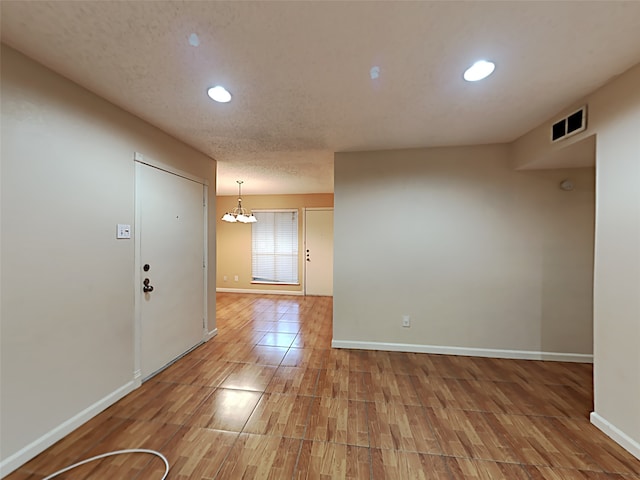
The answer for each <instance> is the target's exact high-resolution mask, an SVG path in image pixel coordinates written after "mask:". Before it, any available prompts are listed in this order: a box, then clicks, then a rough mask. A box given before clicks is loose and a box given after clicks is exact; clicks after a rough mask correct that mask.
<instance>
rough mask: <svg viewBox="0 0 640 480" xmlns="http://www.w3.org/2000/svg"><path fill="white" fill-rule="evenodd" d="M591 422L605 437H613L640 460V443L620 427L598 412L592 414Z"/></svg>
mask: <svg viewBox="0 0 640 480" xmlns="http://www.w3.org/2000/svg"><path fill="white" fill-rule="evenodd" d="M589 418H590V420H591V423H592V424H593V425H595V426H596V427H598V428H599V429H600V430H602V431H603V432H604V433H605V435H607V436H608V437H611V439H612V440H613V441H615V442H616V443H617V444H618V445H620V446H621V447H622V448H624V449H625V450H627V451H628V452H629V453H630V454H631V455H633V456H634V457H636V458H637V459H638V460H640V442H638V441H636V440H634V439H633V438H631V437H630V436H629V435H627V434H626V433H624V432H623V431H622V430H620V429H619V428H618V427H616V426H615V425H613V424H612V423H610V422H608V421H607V420H605V419H604V418H602V417H601V416H600V415H598V414H597V413H596V412H591V415H590V417H589Z"/></svg>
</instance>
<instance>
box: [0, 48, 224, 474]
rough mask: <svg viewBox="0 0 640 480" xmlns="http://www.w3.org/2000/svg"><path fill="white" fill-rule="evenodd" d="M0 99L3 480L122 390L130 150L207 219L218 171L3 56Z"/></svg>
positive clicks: (127, 342)
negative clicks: (168, 178)
mask: <svg viewBox="0 0 640 480" xmlns="http://www.w3.org/2000/svg"><path fill="white" fill-rule="evenodd" d="M1 88H2V90H1V97H2V99H1V100H2V235H1V241H2V244H1V261H2V289H1V295H2V305H1V314H2V318H1V328H2V335H1V337H2V339H1V342H2V344H1V350H2V353H1V360H2V365H1V368H2V375H1V378H2V379H1V382H2V384H1V403H2V405H1V411H0V421H1V422H2V425H1V432H2V433H1V438H0V444H1V445H2V452H1V454H2V462H3V469H2V472H3V473H6V469H8V468H11V467H12V466H13V467H16V466H17V465H16V462H20V460H22V461H24V460H26V459H27V458H28V457H29V456H31V455H33V454H35V453H37V450H38V449H42V448H43V447H46V446H47V443H51V442H52V441H55V440H57V438H59V436H61V435H62V434H64V433H66V432H65V429H69V428H72V426H73V422H74V418H75V419H77V418H80V417H82V414H81V412H83V411H84V410H85V409H90V410H91V408H94V407H95V406H96V405H103V407H104V406H105V405H104V402H107V403H108V402H109V400H110V399H113V396H114V395H116V396H117V394H116V393H114V392H123V389H124V390H125V391H126V389H127V388H131V385H132V380H133V375H134V291H135V287H134V284H133V278H134V240H133V239H131V240H116V238H115V232H116V224H118V223H126V224H131V225H134V162H133V154H134V151H137V152H140V153H142V154H143V155H145V157H147V158H151V159H154V160H157V161H160V162H163V163H165V164H168V165H172V166H174V167H175V168H178V169H181V170H184V171H188V172H190V173H192V174H193V175H197V176H199V177H201V178H205V179H207V180H208V181H209V185H210V186H211V188H210V189H209V193H210V198H209V205H210V211H211V213H213V212H214V211H215V162H213V161H212V160H211V159H210V158H208V157H206V156H205V155H203V154H201V153H199V152H197V151H195V150H193V149H191V148H189V147H187V146H186V145H184V144H182V143H180V142H178V141H177V140H175V139H173V138H171V137H169V136H168V135H166V134H163V133H162V132H160V131H159V130H157V129H156V128H153V127H151V126H150V125H148V124H146V123H145V122H143V121H141V120H140V119H138V118H136V117H134V116H132V115H130V114H128V113H126V112H124V111H123V110H120V109H119V108H116V107H115V106H113V105H112V104H110V103H108V102H106V101H104V100H102V99H100V98H98V97H97V96H95V95H93V94H92V93H90V92H88V91H86V90H83V89H82V88H80V87H78V86H77V85H75V84H73V83H71V82H69V81H68V80H66V79H64V78H62V77H60V76H58V75H56V74H54V73H52V72H51V71H49V70H47V69H46V68H44V67H42V66H40V65H38V64H36V63H34V62H32V61H31V60H28V59H27V58H26V57H24V56H22V55H21V54H19V53H17V52H15V51H14V50H12V49H9V48H6V47H4V46H3V47H2V85H1ZM134 233H135V225H134ZM209 236H210V243H209V259H210V270H209V273H210V277H209V297H210V299H211V303H210V306H209V315H210V329H213V328H214V327H215V277H214V276H213V272H215V250H214V248H215V247H214V245H215V243H214V242H215V222H213V221H212V222H210V230H209ZM78 415H80V417H78ZM65 422H70V423H65ZM76 426H77V425H76ZM14 454H16V455H18V456H17V457H16V456H14ZM12 456H14V457H12ZM12 458H13V460H11V459H12Z"/></svg>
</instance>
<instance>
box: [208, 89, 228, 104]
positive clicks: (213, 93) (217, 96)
mask: <svg viewBox="0 0 640 480" xmlns="http://www.w3.org/2000/svg"><path fill="white" fill-rule="evenodd" d="M207 95H209V97H211V99H212V100H215V101H216V102H220V103H227V102H229V101H231V94H230V93H229V92H228V91H227V89H226V88H224V87H221V86H220V85H216V86H215V87H211V88H210V89H209V90H207Z"/></svg>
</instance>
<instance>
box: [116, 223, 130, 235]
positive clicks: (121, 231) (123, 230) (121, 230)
mask: <svg viewBox="0 0 640 480" xmlns="http://www.w3.org/2000/svg"><path fill="white" fill-rule="evenodd" d="M116 238H131V225H124V224H122V223H119V224H118V234H117V235H116Z"/></svg>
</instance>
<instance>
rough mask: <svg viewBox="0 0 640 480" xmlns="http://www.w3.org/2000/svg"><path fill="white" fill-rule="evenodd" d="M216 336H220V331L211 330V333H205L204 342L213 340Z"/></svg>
mask: <svg viewBox="0 0 640 480" xmlns="http://www.w3.org/2000/svg"><path fill="white" fill-rule="evenodd" d="M216 335H218V329H217V328H214V329H213V330H211V331H210V332H207V333H205V335H204V341H205V342H208V341H209V340H211V339H212V338H213V337H215V336H216Z"/></svg>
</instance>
